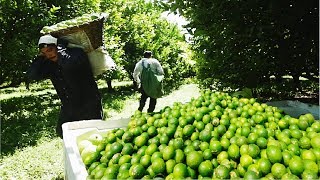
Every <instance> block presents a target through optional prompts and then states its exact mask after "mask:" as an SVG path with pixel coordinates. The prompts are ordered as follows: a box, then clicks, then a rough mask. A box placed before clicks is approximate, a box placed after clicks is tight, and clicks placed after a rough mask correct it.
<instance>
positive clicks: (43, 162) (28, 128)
mask: <svg viewBox="0 0 320 180" xmlns="http://www.w3.org/2000/svg"><path fill="white" fill-rule="evenodd" d="M98 86H99V91H100V92H101V94H102V97H103V105H104V106H103V108H104V112H105V117H106V118H107V117H108V116H110V115H109V114H108V112H111V111H117V112H119V111H121V109H122V108H123V107H124V102H125V100H126V99H130V98H134V97H135V95H136V91H134V90H133V87H132V83H131V82H115V83H113V86H114V88H113V89H114V91H112V92H108V88H107V85H106V83H105V82H104V81H98ZM0 93H1V99H0V102H1V158H0V176H1V178H2V179H63V150H62V141H61V139H60V138H58V137H57V135H56V133H55V127H56V123H57V120H58V115H59V110H60V105H61V103H60V100H59V98H58V96H57V94H56V91H55V89H54V88H53V86H52V85H51V83H50V82H48V81H43V82H42V83H39V84H31V86H30V90H27V89H26V88H25V86H21V87H17V88H4V89H1V90H0Z"/></svg>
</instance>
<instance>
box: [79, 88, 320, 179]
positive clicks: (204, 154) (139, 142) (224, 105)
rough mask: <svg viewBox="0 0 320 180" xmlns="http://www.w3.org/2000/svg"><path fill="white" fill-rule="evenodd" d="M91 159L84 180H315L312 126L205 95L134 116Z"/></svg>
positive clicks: (316, 139)
mask: <svg viewBox="0 0 320 180" xmlns="http://www.w3.org/2000/svg"><path fill="white" fill-rule="evenodd" d="M94 153H95V155H94V156H92V158H89V159H87V160H86V161H85V165H86V167H87V170H88V174H89V176H88V177H87V178H88V179H128V178H129V179H154V178H163V179H234V178H237V179H238V178H244V179H258V178H259V179H260V178H261V179H319V177H320V121H318V120H315V119H314V117H313V116H312V114H304V115H301V116H300V117H299V118H293V117H290V116H289V115H286V114H284V113H283V111H281V110H280V109H278V108H277V107H272V106H268V105H267V104H265V103H258V102H256V99H254V98H251V99H247V98H237V97H232V96H230V95H229V94H227V93H223V92H212V91H209V90H207V91H203V92H202V93H201V96H200V97H199V98H197V99H192V100H191V101H190V102H189V103H186V104H182V103H178V102H175V103H174V104H173V106H172V107H165V108H163V109H162V110H161V111H160V112H158V113H155V114H153V115H150V114H147V113H141V112H139V111H136V112H135V113H134V114H133V115H132V117H131V121H130V122H129V124H128V127H127V129H114V130H112V131H108V132H107V133H106V135H105V136H104V139H103V141H101V142H100V143H99V145H97V148H96V151H95V152H94Z"/></svg>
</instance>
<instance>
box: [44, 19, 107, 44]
mask: <svg viewBox="0 0 320 180" xmlns="http://www.w3.org/2000/svg"><path fill="white" fill-rule="evenodd" d="M104 19H105V18H104V17H102V18H101V19H97V20H95V21H91V22H89V23H86V24H81V25H79V26H73V27H70V28H67V29H61V30H58V31H54V32H51V33H50V34H51V35H52V36H54V37H57V38H59V37H63V36H66V35H69V34H73V33H76V32H79V31H84V32H85V33H86V34H87V36H88V38H89V39H90V42H91V45H92V47H93V48H94V49H97V48H99V47H101V46H102V45H103V23H104Z"/></svg>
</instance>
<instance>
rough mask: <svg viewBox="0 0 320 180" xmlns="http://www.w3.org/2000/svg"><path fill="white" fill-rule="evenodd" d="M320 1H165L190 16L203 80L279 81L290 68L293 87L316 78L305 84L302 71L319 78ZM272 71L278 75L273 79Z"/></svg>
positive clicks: (256, 84) (234, 83)
mask: <svg viewBox="0 0 320 180" xmlns="http://www.w3.org/2000/svg"><path fill="white" fill-rule="evenodd" d="M318 5H319V2H318V1H315V0H312V1H308V2H302V1H297V0H295V1H289V0H284V1H276V0H272V1H256V0H252V1H244V0H238V1H218V0H212V1H205V0H200V1H193V0H186V1H185V0H174V1H169V3H167V4H164V6H165V7H167V8H169V9H171V10H172V11H174V12H179V13H180V14H182V15H183V16H184V17H186V18H187V20H189V22H190V23H189V24H188V25H187V26H186V28H187V29H188V30H189V32H190V33H191V34H192V35H193V37H194V46H193V47H194V49H195V50H196V52H197V56H198V57H199V58H198V62H197V68H198V71H197V76H198V78H199V81H200V83H201V84H202V85H203V86H205V87H212V85H215V86H216V87H218V88H219V89H223V88H224V87H231V88H232V89H236V88H244V87H249V88H262V87H265V85H266V84H268V85H267V86H266V87H268V88H270V87H271V86H279V87H281V86H282V84H283V81H282V76H283V75H286V74H290V75H292V76H293V82H294V84H295V86H293V89H292V90H293V91H297V89H296V88H299V86H302V87H303V88H304V89H306V88H307V87H310V84H312V82H311V83H310V84H309V85H308V86H307V87H306V86H303V85H305V84H303V83H301V82H300V81H299V80H298V78H299V76H304V77H307V78H309V79H310V81H314V82H315V83H319V82H318V80H319V76H318V75H319V57H318V54H319V48H318V47H319V39H318V33H319V27H318V26H319V9H318ZM272 75H274V76H275V77H276V78H277V79H278V81H272V80H270V78H269V77H270V76H272ZM217 82H218V83H217ZM318 89H319V88H316V89H314V90H313V91H316V92H317V91H318ZM266 90H267V89H266ZM285 90H287V89H285Z"/></svg>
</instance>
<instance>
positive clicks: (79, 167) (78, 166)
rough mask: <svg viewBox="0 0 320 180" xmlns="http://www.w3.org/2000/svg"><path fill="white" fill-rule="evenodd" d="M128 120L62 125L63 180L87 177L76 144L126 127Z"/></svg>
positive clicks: (81, 179) (90, 121) (78, 122)
mask: <svg viewBox="0 0 320 180" xmlns="http://www.w3.org/2000/svg"><path fill="white" fill-rule="evenodd" d="M129 121H130V118H127V119H118V120H107V121H104V120H83V121H75V122H67V123H64V124H63V125H62V130H63V147H64V168H65V179H67V180H85V179H86V178H87V176H88V173H87V170H86V168H85V165H84V163H83V161H82V159H81V156H80V153H79V149H78V146H77V142H79V141H81V140H82V139H83V138H85V137H88V136H89V135H90V134H93V133H103V132H107V131H110V130H112V129H116V128H125V127H127V126H128V123H129Z"/></svg>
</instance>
